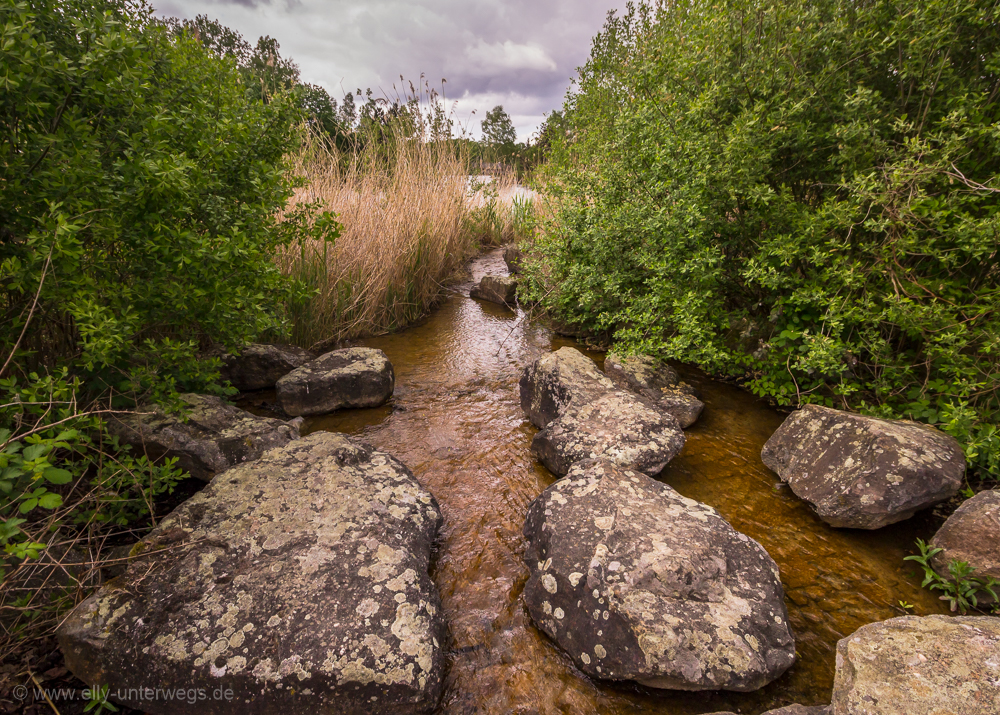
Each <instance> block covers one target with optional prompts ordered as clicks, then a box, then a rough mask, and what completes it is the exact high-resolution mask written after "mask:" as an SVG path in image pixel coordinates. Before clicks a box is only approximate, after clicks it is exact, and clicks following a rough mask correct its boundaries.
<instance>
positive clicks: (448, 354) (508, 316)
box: [304, 252, 943, 715]
mask: <svg viewBox="0 0 1000 715" xmlns="http://www.w3.org/2000/svg"><path fill="white" fill-rule="evenodd" d="M505 272H506V270H505V268H504V264H503V261H502V259H501V258H500V255H499V252H494V253H492V254H489V255H487V256H484V257H482V258H479V259H477V260H476V261H474V262H473V264H472V265H471V273H472V275H471V279H472V281H475V280H478V279H479V278H480V277H481V276H482V275H484V274H504V273H505ZM471 285H472V282H469V283H466V284H463V285H458V286H455V289H454V292H453V293H452V294H451V295H450V296H449V298H448V299H447V300H446V301H445V302H444V303H443V305H442V306H441V307H440V308H438V309H437V310H436V311H435V312H434V313H433V314H432V315H431V316H430V317H429V318H428V319H427V320H426V321H425V322H423V323H422V324H420V325H418V326H415V327H412V328H409V329H407V330H405V331H403V332H401V333H398V334H395V335H389V336H384V337H379V338H373V339H369V340H366V341H364V344H365V345H368V346H370V347H376V348H380V349H382V350H384V351H385V352H386V353H387V354H388V356H389V359H390V360H391V361H392V363H393V365H394V366H395V371H396V392H395V395H394V397H393V399H392V402H391V403H390V404H389V405H387V406H385V407H383V408H380V409H375V410H359V411H345V412H343V413H338V414H334V415H330V416H327V417H323V418H319V419H314V420H313V421H311V422H307V423H306V424H305V425H304V431H306V432H308V431H315V430H321V429H322V430H331V431H338V432H347V433H350V434H354V435H359V436H361V437H363V438H364V439H365V440H367V441H369V442H371V443H372V444H374V445H375V446H377V447H378V448H380V449H383V450H386V451H388V452H390V453H392V454H394V455H395V456H397V457H398V458H399V459H401V460H402V461H403V462H405V463H406V464H407V465H408V466H409V467H410V469H412V470H413V473H414V474H415V475H416V477H417V479H418V480H420V482H421V483H422V484H423V486H424V487H426V488H427V489H429V490H430V491H431V492H432V493H433V494H434V495H435V496H436V497H437V500H438V503H439V504H440V506H441V510H442V512H443V514H444V529H443V533H442V538H441V544H440V551H439V554H438V557H437V561H436V566H435V570H434V572H433V574H432V575H433V577H434V580H435V582H436V583H437V585H438V588H439V589H440V591H441V597H442V600H443V603H444V609H445V612H446V614H447V618H448V622H449V624H450V631H451V633H450V635H451V643H450V657H449V663H448V676H447V685H446V692H445V695H444V698H443V700H442V703H441V706H440V709H439V712H440V713H442V714H445V713H446V714H448V715H466V714H470V713H490V714H493V713H495V714H496V715H508V714H510V713H517V714H521V715H528V714H538V715H543V714H544V715H549V714H550V713H574V714H577V713H580V714H589V713H602V714H603V713H608V714H614V715H619V714H620V715H625V714H631V713H655V714H662V715H694V714H696V713H711V712H715V711H719V710H732V711H734V712H739V713H747V714H750V715H756V714H757V713H761V712H763V711H765V710H767V709H769V708H772V707H777V706H780V705H785V704H789V703H792V702H799V703H802V704H806V705H814V704H826V703H828V702H829V698H830V690H831V687H832V685H833V669H834V651H835V648H836V643H837V640H838V639H840V638H842V637H844V636H846V635H848V634H850V633H851V632H852V631H854V630H855V629H856V628H858V627H859V626H861V625H863V624H865V623H868V622H871V621H875V620H882V619H885V618H890V617H893V616H897V615H902V613H903V611H902V609H901V608H900V607H899V606H898V602H899V601H901V600H903V601H908V602H909V603H912V604H915V607H916V609H915V612H916V613H918V614H928V613H936V612H943V609H942V607H941V605H940V602H939V601H938V600H936V599H935V598H934V597H933V596H931V595H930V594H928V593H927V592H926V591H923V590H921V589H920V588H919V581H918V579H917V578H915V577H914V576H911V575H910V572H912V571H913V567H911V566H909V565H908V564H904V562H903V560H902V558H903V556H904V555H905V554H906V553H907V550H908V549H909V548H910V547H911V546H912V544H913V540H914V538H915V537H916V536H920V535H923V536H925V537H926V536H927V535H928V534H930V533H933V525H932V524H931V523H929V521H928V519H929V518H930V517H927V516H923V517H920V516H918V517H917V518H916V519H912V520H910V521H909V522H906V523H904V524H902V525H896V526H894V527H889V528H886V529H882V530H880V531H877V532H874V533H872V532H854V531H844V530H834V529H831V528H830V527H828V526H826V525H825V524H823V523H822V522H821V521H820V520H819V519H817V518H815V517H814V516H813V515H812V513H811V512H810V511H809V510H808V508H806V507H805V506H804V505H803V504H802V503H801V502H799V501H798V500H797V499H796V498H795V497H794V495H792V494H791V492H790V491H789V490H788V489H787V488H786V487H784V486H782V485H781V483H780V482H779V480H778V478H777V477H776V476H775V475H774V474H773V473H772V472H770V471H769V470H768V469H767V468H766V467H764V465H763V464H762V463H761V461H760V450H761V447H762V446H763V444H764V442H765V441H766V440H767V438H768V437H769V436H770V435H771V433H772V432H773V431H774V430H775V429H776V428H777V427H778V425H779V424H781V421H782V419H783V415H782V414H780V413H778V412H776V411H775V410H773V409H771V408H769V407H768V406H767V405H766V404H764V403H763V402H761V401H759V400H756V399H754V398H753V397H752V396H750V395H748V394H747V393H745V392H743V391H741V390H739V389H737V388H735V387H732V386H730V385H726V384H723V383H719V382H715V381H712V380H709V379H707V378H705V377H704V376H702V375H700V374H697V373H696V372H693V371H687V372H685V371H683V370H682V373H683V374H684V377H685V379H687V380H688V381H689V382H691V383H693V384H694V385H695V386H696V387H698V388H699V390H700V391H701V394H702V399H703V400H704V402H705V405H706V407H705V412H704V414H703V416H702V418H701V420H700V421H699V422H698V423H697V424H696V425H695V426H694V427H692V428H691V429H689V430H688V431H687V444H686V445H685V447H684V451H683V452H682V453H681V455H680V456H679V457H678V458H676V459H675V460H674V461H673V462H672V463H671V464H670V465H669V466H668V467H667V469H666V470H665V471H664V473H663V474H662V475H661V476H660V479H662V480H663V481H665V482H666V483H668V484H670V485H671V486H672V487H674V488H675V489H677V490H678V491H679V492H681V493H682V494H684V495H685V496H688V497H691V498H693V499H697V500H699V501H703V502H705V503H707V504H710V505H712V506H713V507H715V508H716V509H718V510H719V511H720V512H721V513H722V515H723V516H724V517H726V518H727V519H728V520H729V521H730V522H731V523H732V525H733V526H734V527H735V528H736V529H738V530H740V531H742V532H744V533H746V534H748V535H750V536H752V537H753V538H755V539H757V540H758V541H759V542H760V543H761V544H762V545H763V546H764V547H765V548H766V549H767V551H768V553H770V554H771V556H772V557H773V558H774V560H775V561H776V562H777V563H778V565H779V567H780V568H781V576H782V581H783V583H784V585H785V595H786V600H787V602H788V608H789V614H790V618H791V622H792V625H793V627H794V630H795V634H796V641H797V650H798V654H799V661H798V663H797V664H796V665H795V666H793V668H792V669H791V670H790V671H789V672H788V673H786V674H785V675H784V676H783V677H782V678H780V679H779V680H778V681H776V682H775V683H772V684H771V685H770V686H768V687H766V688H764V689H763V690H761V691H758V692H756V693H750V694H735V693H679V692H671V691H655V690H650V689H646V688H641V687H638V686H629V685H621V684H612V683H601V682H593V681H591V680H589V679H588V678H586V677H585V676H583V675H582V674H581V673H580V672H579V671H577V670H576V669H575V668H574V666H573V664H572V663H571V662H570V660H569V659H568V658H566V657H564V656H563V655H562V654H561V652H560V651H559V650H558V649H557V648H556V647H555V646H554V645H552V644H551V643H550V642H549V641H548V640H547V639H546V637H545V636H544V635H542V634H541V633H540V632H539V631H538V630H536V629H535V628H534V626H533V625H532V623H531V621H530V619H529V617H528V615H527V611H526V609H525V607H524V605H523V604H522V602H521V589H522V587H523V584H524V581H525V579H526V578H527V569H526V568H525V567H524V566H523V564H522V562H521V554H522V553H523V550H524V540H523V538H522V536H521V526H522V524H523V521H524V515H525V512H526V510H527V507H528V503H529V502H530V501H531V500H532V499H533V498H534V497H536V496H537V495H538V494H539V493H541V492H542V490H544V489H545V488H546V487H547V486H548V485H549V484H551V483H552V482H553V481H554V480H555V477H554V476H553V475H552V474H550V473H549V472H548V471H547V470H546V469H545V468H544V467H541V466H540V465H538V464H537V463H535V461H534V460H533V459H532V457H531V455H530V453H529V445H530V443H531V438H532V436H533V434H534V432H535V428H534V427H532V426H531V425H530V424H529V423H528V421H527V420H526V419H525V418H524V416H523V415H522V413H521V410H520V406H519V403H518V393H517V380H518V377H519V375H520V371H521V368H522V367H523V366H524V365H526V364H527V363H528V362H530V361H532V360H534V359H535V358H537V357H539V356H540V355H542V354H544V353H546V352H548V351H551V350H555V349H558V348H559V347H562V346H564V345H575V343H573V342H572V341H568V340H565V339H563V338H559V337H557V336H555V335H554V334H553V333H551V332H550V331H549V330H547V329H546V328H545V327H543V326H541V325H539V324H536V323H532V322H529V321H528V320H527V319H526V316H525V315H524V314H523V313H521V312H516V313H515V312H514V311H511V310H507V309H506V308H503V307H500V306H495V305H492V304H488V303H481V302H478V301H475V300H472V299H470V298H468V289H469V287H470V286H471ZM577 347H581V349H582V346H577ZM588 354H590V356H591V357H593V358H594V359H595V360H597V361H598V363H599V364H601V363H602V362H603V356H602V355H601V354H599V353H588Z"/></svg>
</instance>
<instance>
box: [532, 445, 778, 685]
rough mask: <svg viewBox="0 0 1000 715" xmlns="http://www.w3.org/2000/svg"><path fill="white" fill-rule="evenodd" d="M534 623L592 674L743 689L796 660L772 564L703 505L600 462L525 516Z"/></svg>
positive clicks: (572, 476)
mask: <svg viewBox="0 0 1000 715" xmlns="http://www.w3.org/2000/svg"><path fill="white" fill-rule="evenodd" d="M524 536H525V538H526V539H527V541H528V548H527V550H526V552H525V557H524V558H525V563H526V564H527V566H528V569H529V571H530V576H529V578H528V582H527V584H526V585H525V588H524V599H525V602H526V604H527V606H528V610H529V612H530V614H531V617H532V619H534V621H535V623H536V624H537V625H538V626H539V628H541V629H542V630H543V631H544V632H545V633H546V634H548V635H549V636H550V637H551V638H552V639H553V640H554V641H555V642H556V643H557V644H558V645H559V646H560V647H561V648H562V649H563V650H565V651H566V652H567V653H568V654H569V655H570V657H572V659H573V661H574V662H575V663H576V665H577V667H578V668H580V669H581V670H582V671H583V672H585V673H586V674H588V675H590V676H592V677H596V678H606V679H611V680H635V681H638V682H639V683H642V684H644V685H648V686H650V687H654V688H670V689H675V690H736V691H741V692H744V691H750V690H756V689H757V688H760V687H761V686H763V685H764V684H766V683H768V682H770V681H772V680H774V679H775V678H777V677H778V676H779V675H781V674H782V673H783V672H784V671H785V670H787V669H788V668H789V666H791V665H792V663H793V662H794V660H795V643H794V638H793V636H792V631H791V628H790V627H789V624H788V618H787V613H786V610H785V604H784V598H783V591H782V588H781V582H780V580H779V577H778V568H777V566H776V565H775V563H774V561H772V560H771V558H770V557H769V556H768V555H767V552H765V551H764V549H763V548H762V547H761V546H760V545H759V544H758V543H757V542H756V541H754V540H753V539H751V538H749V537H748V536H746V535H744V534H741V533H739V532H737V531H735V530H734V529H733V528H732V527H731V526H730V525H729V524H728V523H727V522H726V521H725V520H724V519H723V518H722V517H721V516H719V514H718V512H716V511H715V510H714V509H712V508H711V507H709V506H706V505H704V504H700V503H698V502H696V501H694V500H692V499H687V498H685V497H683V496H681V495H680V494H678V493H677V492H676V491H674V490H673V489H671V488H670V487H669V486H667V485H666V484H662V483H660V482H657V481H655V480H653V479H650V478H649V477H647V476H646V475H644V474H641V473H639V472H635V471H632V470H627V469H622V468H620V467H618V466H616V465H614V464H613V463H612V462H610V461H607V460H595V461H591V462H581V463H577V464H575V465H573V467H572V468H571V469H570V472H569V474H568V475H567V476H566V477H565V478H564V479H561V480H559V481H557V482H556V483H555V484H553V485H552V486H550V487H549V488H548V489H546V490H545V491H544V492H543V493H542V494H541V495H540V496H539V497H538V498H537V499H535V501H534V502H532V503H531V505H530V506H529V508H528V516H527V519H526V521H525V524H524Z"/></svg>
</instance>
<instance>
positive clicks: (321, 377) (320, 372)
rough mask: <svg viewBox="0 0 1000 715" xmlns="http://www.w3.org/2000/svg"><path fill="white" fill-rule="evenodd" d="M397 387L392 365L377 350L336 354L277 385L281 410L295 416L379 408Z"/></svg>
mask: <svg viewBox="0 0 1000 715" xmlns="http://www.w3.org/2000/svg"><path fill="white" fill-rule="evenodd" d="M395 384H396V376H395V373H394V372H393V369H392V363H391V362H389V358H388V357H386V354H385V353H384V352H382V351H381V350H376V349H375V348H343V349H341V350H334V351H332V352H328V353H326V354H325V355H323V356H321V357H318V358H316V359H315V360H313V361H312V362H308V363H306V364H305V365H303V366H302V367H299V368H297V369H295V370H292V371H291V372H290V373H288V374H287V375H285V376H284V377H283V378H281V379H280V380H278V383H277V385H276V387H277V391H278V403H279V404H280V405H281V409H282V410H284V411H285V412H286V413H288V414H290V415H294V416H299V415H323V414H327V413H328V412H333V411H334V410H339V409H341V408H343V407H378V406H379V405H384V404H385V403H386V402H388V400H389V398H390V397H392V391H393V388H394V387H395Z"/></svg>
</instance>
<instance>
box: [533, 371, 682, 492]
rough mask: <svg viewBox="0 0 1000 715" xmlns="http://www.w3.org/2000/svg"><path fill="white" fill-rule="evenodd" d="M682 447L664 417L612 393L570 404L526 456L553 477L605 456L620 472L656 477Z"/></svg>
mask: <svg viewBox="0 0 1000 715" xmlns="http://www.w3.org/2000/svg"><path fill="white" fill-rule="evenodd" d="M683 446H684V432H682V431H681V427H680V425H679V424H677V420H676V419H674V418H673V417H672V416H671V415H669V414H664V413H662V412H659V411H657V410H655V409H652V408H651V407H649V406H648V405H647V404H645V403H643V402H642V401H640V400H639V399H638V398H637V397H634V396H633V395H630V394H629V393H627V392H622V391H620V390H614V391H610V392H606V393H605V394H603V395H601V396H600V397H598V398H596V399H594V400H591V401H590V402H585V403H583V404H582V405H577V404H571V405H570V406H569V407H568V408H567V409H566V410H564V411H563V413H562V414H561V415H560V416H559V417H558V418H556V419H554V420H553V421H552V422H549V424H548V425H546V427H545V428H544V429H543V430H541V431H540V432H538V433H537V434H536V435H535V437H534V439H533V440H532V442H531V452H532V454H534V455H535V457H537V458H538V460H539V461H540V462H541V463H542V464H544V465H545V466H546V467H548V468H549V471H551V472H552V473H553V474H558V475H560V476H561V475H564V474H566V472H568V471H569V468H570V466H571V465H573V464H574V463H575V462H579V461H581V460H584V459H594V458H600V457H606V458H607V459H610V460H611V461H612V462H614V463H615V464H617V465H618V466H620V467H626V468H628V469H635V470H638V471H640V472H643V473H645V474H649V475H650V476H653V475H656V474H659V473H660V472H662V471H663V468H664V467H665V466H667V462H669V461H670V460H671V459H673V458H674V457H675V456H677V454H678V453H679V452H680V451H681V448H682V447H683Z"/></svg>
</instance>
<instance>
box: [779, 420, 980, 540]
mask: <svg viewBox="0 0 1000 715" xmlns="http://www.w3.org/2000/svg"><path fill="white" fill-rule="evenodd" d="M761 459H762V460H764V464H766V465H767V466H768V467H769V468H770V469H772V470H774V471H775V472H776V473H777V474H778V476H779V477H781V479H782V480H783V481H785V482H787V483H788V485H789V486H790V487H791V489H792V491H793V492H795V494H796V496H798V497H799V498H800V499H804V500H805V501H806V502H808V503H809V505H810V506H811V507H812V508H813V510H815V512H816V513H817V514H818V515H819V517H820V518H821V519H822V520H823V521H825V522H826V523H827V524H830V525H831V526H839V527H849V528H854V529H878V528H880V527H883V526H886V525H887V524H894V523H896V522H897V521H902V520H904V519H908V518H910V517H911V516H913V515H914V514H915V513H916V512H918V511H919V510H921V509H925V508H927V507H929V506H933V505H934V504H937V503H938V502H941V501H944V500H945V499H950V498H951V497H953V496H954V495H955V494H957V493H958V490H959V488H960V487H961V486H962V479H963V476H964V474H965V456H964V455H963V454H962V447H961V445H960V444H959V443H958V442H957V441H956V440H955V439H954V438H953V437H950V436H948V435H946V434H945V433H944V432H941V431H939V430H936V429H934V428H933V427H928V426H926V425H921V424H918V423H916V422H905V421H901V420H883V419H878V418H875V417H865V416H862V415H855V414H851V413H849V412H842V411H840V410H833V409H830V408H829V407H819V406H817V405H806V406H805V407H803V408H802V409H800V410H798V411H796V412H793V413H792V414H791V415H790V416H789V417H788V418H787V419H786V420H785V422H784V423H783V424H782V425H781V427H779V428H778V430H777V431H776V432H775V433H774V434H773V435H771V438H770V439H769V440H768V441H767V444H765V445H764V449H763V450H762V451H761Z"/></svg>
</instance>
